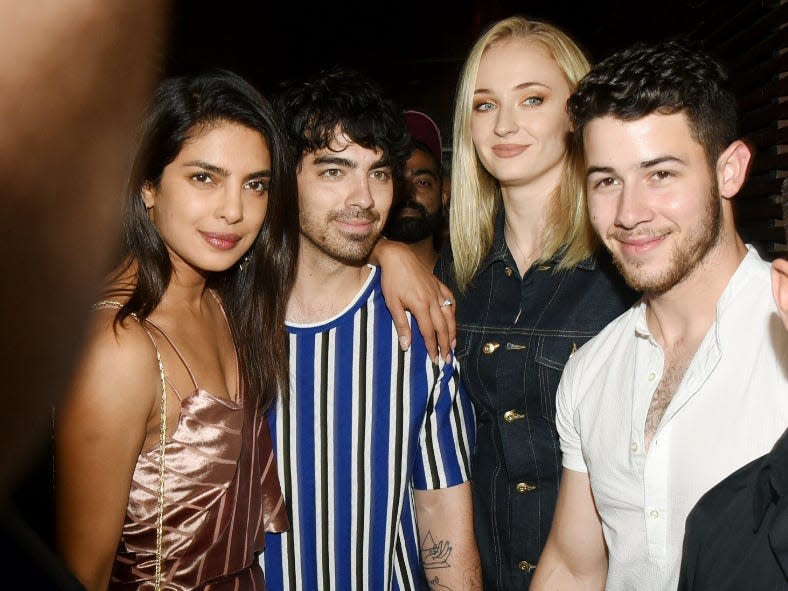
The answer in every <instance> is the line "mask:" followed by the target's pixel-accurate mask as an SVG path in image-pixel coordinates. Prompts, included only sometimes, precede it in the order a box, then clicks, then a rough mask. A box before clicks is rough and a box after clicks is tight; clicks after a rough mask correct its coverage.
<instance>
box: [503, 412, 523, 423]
mask: <svg viewBox="0 0 788 591" xmlns="http://www.w3.org/2000/svg"><path fill="white" fill-rule="evenodd" d="M524 418H525V414H521V413H519V412H517V411H516V410H514V409H512V410H507V411H506V412H505V413H503V420H504V421H506V422H507V423H514V422H515V421H519V420H520V419H524Z"/></svg>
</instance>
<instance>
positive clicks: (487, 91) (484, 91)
mask: <svg viewBox="0 0 788 591" xmlns="http://www.w3.org/2000/svg"><path fill="white" fill-rule="evenodd" d="M532 86H541V87H542V88H547V89H548V90H549V89H550V87H549V86H548V85H547V84H544V83H543V82H521V83H520V84H518V85H517V86H515V87H514V90H525V89H526V88H530V87H532ZM492 92H493V91H492V90H490V89H489V88H477V89H476V90H474V91H473V94H492Z"/></svg>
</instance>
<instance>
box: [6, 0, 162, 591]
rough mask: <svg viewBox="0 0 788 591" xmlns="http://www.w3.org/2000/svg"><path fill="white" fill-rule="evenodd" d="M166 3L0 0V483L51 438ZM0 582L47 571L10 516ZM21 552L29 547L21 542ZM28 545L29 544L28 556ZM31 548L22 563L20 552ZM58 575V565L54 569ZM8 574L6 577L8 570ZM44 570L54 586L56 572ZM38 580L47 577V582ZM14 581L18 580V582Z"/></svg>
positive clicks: (150, 81) (100, 265)
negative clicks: (54, 407)
mask: <svg viewBox="0 0 788 591" xmlns="http://www.w3.org/2000/svg"><path fill="white" fill-rule="evenodd" d="M166 7H167V3H163V2H154V1H148V0H145V1H143V2H135V3H134V4H127V3H121V2H106V1H105V0H69V1H60V2H44V3H34V4H31V5H25V6H24V8H23V7H22V6H21V5H20V4H17V3H10V2H7V3H3V4H2V5H0V44H2V51H0V56H1V57H0V61H1V62H2V63H1V64H0V88H2V92H0V117H2V121H3V126H2V131H0V180H1V181H2V187H3V189H2V194H3V215H2V216H0V231H1V232H2V235H3V237H4V240H5V242H6V248H9V249H10V252H9V251H6V255H5V256H4V257H3V261H2V263H0V274H2V277H3V280H2V282H0V283H1V284H2V288H1V289H2V299H1V300H0V301H2V307H1V308H0V309H1V310H2V312H0V322H2V325H3V326H4V327H5V335H4V339H3V342H2V345H0V358H1V359H2V383H3V409H4V410H3V413H2V414H0V432H2V433H3V437H4V442H3V443H4V447H5V449H6V450H11V449H13V453H4V454H2V456H0V483H1V484H2V489H1V492H0V494H2V498H3V507H6V506H7V497H8V495H9V491H10V490H11V489H12V487H13V486H14V485H15V483H16V482H17V479H18V478H19V476H20V475H21V474H22V473H23V471H24V470H25V468H26V467H27V466H28V464H29V462H30V461H31V458H32V457H33V456H34V454H35V453H36V452H38V451H41V450H43V448H44V446H45V445H46V442H47V440H48V434H47V433H46V426H47V423H48V420H49V416H50V412H49V409H50V407H51V404H52V403H53V402H55V401H57V400H58V399H59V398H60V396H61V395H62V393H63V391H64V388H65V383H66V381H67V380H68V377H69V373H70V370H71V367H72V363H73V361H74V359H75V356H76V353H77V352H78V350H79V344H80V341H81V338H82V334H83V324H84V321H85V320H86V315H87V312H88V310H89V309H90V302H91V301H92V300H93V299H94V297H95V289H96V287H97V285H98V280H99V278H100V277H101V275H102V273H103V272H104V271H105V270H106V269H105V265H106V264H107V262H108V261H109V260H110V258H111V256H112V255H113V251H114V244H113V242H112V240H113V238H114V237H116V236H118V235H119V232H118V228H117V227H116V225H115V222H114V220H117V219H120V218H119V215H118V210H119V206H120V202H121V194H122V189H123V185H124V181H125V173H126V170H127V169H128V164H129V162H130V156H131V154H132V153H133V149H134V139H135V138H134V134H133V130H134V129H136V127H137V124H138V120H139V117H140V115H141V113H142V112H143V110H144V107H145V103H146V101H147V100H148V98H149V96H150V93H151V92H152V89H153V86H154V83H155V78H156V63H157V59H158V56H159V54H160V44H161V41H162V39H163V37H164V31H165V28H164V25H165V18H164V17H165V9H166ZM5 513H6V516H5V517H4V519H3V532H2V536H3V539H4V540H8V539H9V538H11V539H12V542H11V544H10V545H9V549H11V550H13V552H8V551H6V548H5V544H4V547H3V550H4V551H3V553H2V554H3V556H4V559H5V560H6V561H7V564H9V565H14V568H8V569H5V572H6V573H10V575H9V574H5V575H4V579H3V588H5V589H9V588H15V587H16V585H15V579H14V576H15V575H14V573H17V572H18V573H19V576H24V577H25V585H24V586H25V587H26V588H37V583H36V580H34V579H33V577H47V576H49V575H48V569H47V567H46V566H45V565H44V564H42V561H45V560H46V557H44V556H38V555H37V554H36V552H37V551H36V550H33V549H31V548H33V547H31V546H25V545H24V544H23V543H22V540H23V539H25V540H27V542H29V543H30V544H35V543H36V540H35V539H33V538H32V537H31V538H30V539H27V538H25V537H24V534H23V533H22V532H21V531H20V529H19V527H17V525H15V524H14V522H13V518H12V517H10V516H8V515H7V513H8V512H7V510H6V511H5ZM14 552H18V553H20V554H24V556H21V555H20V554H15V553H14ZM33 554H36V556H35V557H33ZM25 559H30V560H36V564H35V565H26V564H25V562H24V560H25ZM53 569H54V570H53V571H52V573H57V568H56V567H53ZM9 577H10V578H9ZM52 577H54V578H52V579H47V582H48V583H49V587H50V588H53V587H55V586H56V585H58V583H57V582H55V579H56V578H57V575H56V574H52ZM42 583H43V581H42ZM20 585H21V583H20Z"/></svg>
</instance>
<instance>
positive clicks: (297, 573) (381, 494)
mask: <svg viewBox="0 0 788 591" xmlns="http://www.w3.org/2000/svg"><path fill="white" fill-rule="evenodd" d="M411 328H412V333H413V339H412V341H413V344H412V346H411V348H410V350H409V351H408V352H402V351H401V350H400V348H399V342H398V339H397V334H396V330H395V328H394V323H393V321H392V318H391V314H389V311H388V309H387V308H386V304H385V302H384V300H383V296H382V294H381V290H380V272H379V270H378V269H376V268H374V267H373V268H372V270H371V272H370V276H369V279H368V280H367V283H366V285H365V286H364V288H363V290H362V291H361V293H360V294H359V297H358V298H357V299H356V300H355V301H354V302H353V303H352V304H351V305H350V306H349V307H348V308H347V309H345V310H344V311H343V312H342V313H340V314H339V315H338V316H336V317H334V318H332V319H330V320H327V321H326V322H323V323H321V324H320V325H288V332H289V333H290V379H291V384H290V393H289V396H285V397H280V399H279V400H278V402H277V405H276V408H275V409H274V410H273V411H272V413H271V417H270V424H271V430H272V433H273V439H274V448H275V450H276V455H277V462H278V469H279V478H280V481H281V483H282V487H283V490H284V495H285V500H286V502H287V506H288V510H289V512H290V523H291V524H292V529H291V530H290V531H287V532H285V533H283V534H268V535H267V536H266V549H265V552H264V554H263V560H264V565H265V576H266V583H267V585H268V588H269V590H270V591H278V590H285V589H287V590H299V591H300V590H313V589H314V590H324V591H334V590H347V591H351V590H353V591H354V590H357V589H367V590H378V589H379V590H384V589H418V588H420V587H421V586H422V584H423V583H422V581H423V573H422V569H421V562H420V558H419V544H418V537H417V532H416V522H415V514H414V510H413V498H412V488H416V489H423V490H426V489H435V488H444V487H449V486H454V485H457V484H461V483H462V482H465V481H466V480H467V479H468V478H469V477H470V471H469V465H470V457H471V453H472V446H473V443H474V437H475V434H474V429H475V425H474V418H473V408H472V406H471V403H470V400H469V399H468V397H467V395H466V393H465V391H464V389H463V388H462V386H461V385H460V376H459V372H458V366H457V365H456V362H455V363H452V364H444V365H443V367H442V368H439V367H437V366H435V365H433V364H432V362H431V361H430V359H429V355H428V353H427V350H426V347H425V345H424V341H423V339H422V337H421V334H420V332H419V329H418V326H417V325H416V323H415V321H413V320H412V321H411ZM425 586H426V585H425Z"/></svg>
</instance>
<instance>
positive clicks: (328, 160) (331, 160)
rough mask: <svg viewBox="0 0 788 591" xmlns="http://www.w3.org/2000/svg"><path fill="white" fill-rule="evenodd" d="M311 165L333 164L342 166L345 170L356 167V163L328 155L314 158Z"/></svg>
mask: <svg viewBox="0 0 788 591" xmlns="http://www.w3.org/2000/svg"><path fill="white" fill-rule="evenodd" d="M312 164H335V165H337V166H344V167H345V168H356V167H357V166H358V163H357V162H354V161H353V160H349V159H347V158H342V157H341V156H329V155H324V156H315V159H314V160H313V161H312Z"/></svg>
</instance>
